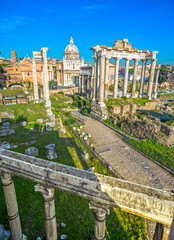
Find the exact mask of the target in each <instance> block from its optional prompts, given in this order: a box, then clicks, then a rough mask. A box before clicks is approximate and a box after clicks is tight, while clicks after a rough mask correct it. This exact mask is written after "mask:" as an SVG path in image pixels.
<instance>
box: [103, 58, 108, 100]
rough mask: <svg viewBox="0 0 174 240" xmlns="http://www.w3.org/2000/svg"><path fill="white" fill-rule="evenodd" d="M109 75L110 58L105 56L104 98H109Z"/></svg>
mask: <svg viewBox="0 0 174 240" xmlns="http://www.w3.org/2000/svg"><path fill="white" fill-rule="evenodd" d="M108 76H109V58H108V57H106V58H105V92H104V99H107V98H108Z"/></svg>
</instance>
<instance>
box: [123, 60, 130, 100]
mask: <svg viewBox="0 0 174 240" xmlns="http://www.w3.org/2000/svg"><path fill="white" fill-rule="evenodd" d="M129 61H130V59H129V58H125V76H124V86H123V96H125V97H127V85H128V77H129Z"/></svg>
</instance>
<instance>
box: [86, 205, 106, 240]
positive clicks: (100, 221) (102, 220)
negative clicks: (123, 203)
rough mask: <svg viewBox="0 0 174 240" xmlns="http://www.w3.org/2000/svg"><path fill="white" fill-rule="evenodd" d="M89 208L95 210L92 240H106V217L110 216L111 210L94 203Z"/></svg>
mask: <svg viewBox="0 0 174 240" xmlns="http://www.w3.org/2000/svg"><path fill="white" fill-rule="evenodd" d="M89 208H90V209H93V210H94V215H95V223H94V233H93V237H92V240H104V238H105V225H106V217H107V215H108V214H109V208H108V207H107V206H104V205H99V204H97V203H94V202H90V203H89Z"/></svg>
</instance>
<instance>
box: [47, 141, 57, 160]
mask: <svg viewBox="0 0 174 240" xmlns="http://www.w3.org/2000/svg"><path fill="white" fill-rule="evenodd" d="M45 148H46V157H47V158H48V159H49V160H52V159H55V158H57V154H56V152H55V144H48V145H47V146H46V147H45Z"/></svg>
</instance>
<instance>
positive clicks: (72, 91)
mask: <svg viewBox="0 0 174 240" xmlns="http://www.w3.org/2000/svg"><path fill="white" fill-rule="evenodd" d="M49 92H50V96H51V95H52V94H55V93H58V92H63V93H64V94H65V95H73V94H75V93H78V92H79V88H78V87H73V88H62V89H56V90H54V89H52V90H50V91H49Z"/></svg>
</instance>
